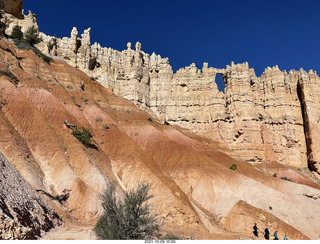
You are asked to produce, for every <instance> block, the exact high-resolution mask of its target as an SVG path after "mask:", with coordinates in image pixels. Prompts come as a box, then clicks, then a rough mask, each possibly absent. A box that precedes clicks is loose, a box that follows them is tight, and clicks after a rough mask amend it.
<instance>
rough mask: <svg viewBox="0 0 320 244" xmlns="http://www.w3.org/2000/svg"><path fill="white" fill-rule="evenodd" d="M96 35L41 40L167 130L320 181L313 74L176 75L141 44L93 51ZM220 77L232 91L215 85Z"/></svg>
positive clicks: (205, 71)
mask: <svg viewBox="0 0 320 244" xmlns="http://www.w3.org/2000/svg"><path fill="white" fill-rule="evenodd" d="M90 30H91V29H90V28H89V29H87V30H85V31H84V33H83V34H82V35H81V38H80V37H79V33H78V31H77V29H76V28H73V30H72V32H71V37H70V38H67V37H64V38H62V39H60V38H57V39H56V41H57V42H56V43H57V44H56V46H55V47H54V48H53V49H50V50H49V48H48V47H49V43H50V42H51V41H52V40H53V37H50V36H47V35H45V34H43V33H40V34H41V37H42V39H43V40H44V43H42V44H41V45H39V47H40V49H41V50H42V51H44V52H45V53H50V54H52V55H54V56H58V57H61V58H63V59H64V60H65V61H66V62H67V63H69V64H70V65H72V66H74V67H76V68H79V69H81V70H82V71H84V72H85V73H86V74H88V75H89V76H90V77H92V78H93V79H96V80H97V81H99V82H100V83H101V84H102V85H104V86H105V87H109V88H112V90H113V92H114V93H115V94H116V95H119V96H121V97H124V98H126V99H129V100H131V101H133V102H135V103H136V104H139V106H140V107H141V108H143V109H147V110H151V111H152V112H153V113H154V115H155V116H156V117H157V118H159V120H160V121H162V122H165V121H166V122H168V123H170V124H173V125H179V126H181V127H183V128H187V129H190V130H192V131H194V132H196V133H198V134H201V135H206V136H208V137H210V138H211V139H214V140H216V141H219V142H221V143H223V144H225V145H227V146H228V148H229V149H230V150H231V151H233V152H234V156H236V157H238V158H240V159H242V160H245V161H247V162H251V163H253V164H256V163H260V162H280V163H282V164H287V165H292V166H295V167H309V168H310V169H312V170H313V171H316V172H318V173H319V167H320V166H319V162H320V155H319V149H318V148H319V145H318V142H317V141H318V140H317V137H318V136H319V133H320V132H319V128H320V127H319V126H320V125H319V120H318V117H319V108H320V100H319V99H318V98H317V94H318V91H319V83H320V79H319V76H318V75H317V73H316V72H315V71H313V70H310V71H309V72H306V71H304V70H303V69H300V70H299V71H295V70H290V71H289V72H287V71H281V70H280V69H279V68H278V66H275V67H272V68H270V67H268V68H267V69H265V71H264V72H263V74H262V76H261V77H257V76H256V75H255V71H254V69H252V68H250V67H249V65H248V63H243V64H234V63H232V64H231V65H227V67H226V68H225V69H217V68H213V67H209V66H208V63H204V64H203V68H202V70H199V69H198V68H197V67H196V66H195V64H191V65H190V66H189V67H185V68H181V69H179V70H178V71H177V72H176V73H175V74H173V71H172V68H171V66H170V64H169V60H168V58H161V56H160V55H156V54H155V53H153V54H152V55H149V54H146V53H145V52H143V51H142V50H141V44H140V43H136V45H135V50H133V49H132V48H131V43H128V44H127V49H126V50H123V51H121V52H120V51H117V50H113V49H111V48H105V47H101V46H100V45H99V44H97V43H94V44H93V45H91V44H90ZM217 74H221V75H222V76H223V79H224V81H225V84H226V87H225V91H224V93H223V92H220V91H219V90H218V88H217V84H216V83H215V77H216V75H217Z"/></svg>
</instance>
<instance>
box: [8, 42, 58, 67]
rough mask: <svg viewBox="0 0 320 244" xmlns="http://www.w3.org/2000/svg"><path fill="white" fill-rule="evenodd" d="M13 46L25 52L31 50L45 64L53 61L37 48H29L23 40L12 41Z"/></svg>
mask: <svg viewBox="0 0 320 244" xmlns="http://www.w3.org/2000/svg"><path fill="white" fill-rule="evenodd" d="M13 42H14V44H15V45H16V47H17V48H19V49H25V50H33V51H34V53H35V54H37V55H38V56H39V57H40V58H42V59H43V61H45V62H46V63H48V64H50V62H51V61H53V59H52V58H49V57H48V56H46V55H45V54H43V53H42V52H41V51H40V50H38V49H37V48H35V47H33V46H31V45H30V44H29V43H27V42H25V41H24V40H23V39H21V40H19V39H13Z"/></svg>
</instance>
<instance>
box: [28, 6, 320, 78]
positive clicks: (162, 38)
mask: <svg viewBox="0 0 320 244" xmlns="http://www.w3.org/2000/svg"><path fill="white" fill-rule="evenodd" d="M24 10H25V13H27V12H28V10H32V12H33V13H35V14H37V15H38V24H39V27H40V31H42V32H44V33H46V34H50V35H54V34H57V36H58V37H63V36H70V32H71V29H72V27H73V26H75V27H77V28H78V30H79V32H82V31H83V30H84V29H86V28H88V27H91V28H92V31H91V42H92V43H93V42H99V43H100V44H101V45H102V46H106V47H111V48H114V49H117V50H123V49H125V48H126V43H127V42H129V41H130V42H132V43H133V45H134V43H135V42H136V41H139V42H141V43H142V50H143V51H145V52H147V53H150V54H151V53H152V52H156V53H157V54H160V55H161V56H162V57H168V58H169V61H170V64H171V65H172V67H173V70H174V71H176V70H177V69H179V68H180V67H185V66H188V65H190V64H191V63H196V65H197V67H198V68H202V64H203V62H208V63H209V67H216V68H224V67H225V66H226V65H228V64H230V63H231V61H234V62H235V63H239V62H248V63H249V66H250V67H253V68H254V69H255V70H256V74H257V75H258V76H260V75H261V73H262V72H263V70H264V69H265V68H266V67H267V66H274V65H279V68H280V69H282V70H287V71H289V70H290V69H296V70H298V69H300V67H302V68H304V69H305V70H307V71H308V70H309V69H314V70H317V71H318V72H319V61H320V59H319V54H320V12H319V10H320V1H318V0H303V1H301V0H300V1H297V0H290V1H287V0H277V1H275V0H254V1H253V0H247V1H246V0H241V1H240V0H237V1H235V0H216V1H215V0H158V1H154V0H147V1H145V0H140V1H135V0H131V1H127V0H117V1H105V0H96V1H83V0H64V1H62V0H55V1H49V2H48V1H43V0H41V1H40V0H24Z"/></svg>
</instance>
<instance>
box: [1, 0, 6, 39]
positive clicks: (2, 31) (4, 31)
mask: <svg viewBox="0 0 320 244" xmlns="http://www.w3.org/2000/svg"><path fill="white" fill-rule="evenodd" d="M3 7H4V5H3V1H2V0H0V19H2V18H3ZM6 28H7V25H6V23H4V22H2V21H0V37H1V36H5V34H6Z"/></svg>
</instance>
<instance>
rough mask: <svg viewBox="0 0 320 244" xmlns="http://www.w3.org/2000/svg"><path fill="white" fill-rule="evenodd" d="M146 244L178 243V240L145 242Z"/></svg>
mask: <svg viewBox="0 0 320 244" xmlns="http://www.w3.org/2000/svg"><path fill="white" fill-rule="evenodd" d="M144 243H146V244H167V243H177V241H176V240H145V241H144Z"/></svg>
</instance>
